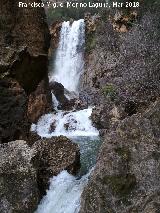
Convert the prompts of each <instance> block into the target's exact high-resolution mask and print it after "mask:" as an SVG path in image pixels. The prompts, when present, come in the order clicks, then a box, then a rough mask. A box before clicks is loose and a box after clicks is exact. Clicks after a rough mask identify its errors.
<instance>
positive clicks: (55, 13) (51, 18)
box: [47, 0, 105, 24]
mask: <svg viewBox="0 0 160 213" xmlns="http://www.w3.org/2000/svg"><path fill="white" fill-rule="evenodd" d="M73 2H74V1H73ZM75 2H77V1H75ZM83 2H84V3H87V4H88V3H89V2H91V3H92V2H97V0H82V1H81V3H83ZM101 2H105V0H102V1H101ZM100 10H101V8H99V9H98V8H94V7H78V8H76V7H66V5H65V3H64V7H58V8H55V9H54V8H52V7H50V8H49V9H48V11H47V19H48V23H49V24H51V23H52V22H55V21H59V20H64V21H66V20H69V19H70V18H72V19H75V20H78V19H81V18H84V14H85V13H86V12H89V13H91V14H95V13H98V12H99V11H100Z"/></svg>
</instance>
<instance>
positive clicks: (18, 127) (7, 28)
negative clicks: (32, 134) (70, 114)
mask: <svg viewBox="0 0 160 213" xmlns="http://www.w3.org/2000/svg"><path fill="white" fill-rule="evenodd" d="M32 2H37V3H40V2H41V0H36V1H32V0H25V1H23V3H32ZM18 3H19V1H18V0H16V1H14V2H12V1H5V0H2V1H1V6H0V14H1V20H0V49H1V51H0V87H1V92H0V108H1V110H0V143H6V142H9V141H12V140H17V139H24V140H26V138H27V137H28V134H29V129H30V122H36V120H37V119H38V118H39V117H40V116H41V115H42V114H43V113H46V112H48V111H50V110H51V108H52V103H51V102H52V101H51V92H50V90H49V89H47V87H48V86H47V85H48V77H46V76H47V75H48V48H49V44H50V35H49V30H48V26H47V23H46V20H45V13H44V10H43V8H31V7H27V8H25V7H23V8H19V7H18ZM42 81H43V82H44V83H40V82H42ZM13 82H14V83H13ZM13 84H14V85H13ZM38 85H39V86H38ZM37 86H38V88H37ZM40 88H41V89H40ZM35 90H36V91H35ZM37 90H38V91H37ZM35 94H36V97H35ZM37 102H38V104H39V109H38V110H37ZM35 111H36V115H35V114H34V113H35Z"/></svg>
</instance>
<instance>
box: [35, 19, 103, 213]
mask: <svg viewBox="0 0 160 213" xmlns="http://www.w3.org/2000/svg"><path fill="white" fill-rule="evenodd" d="M84 38H85V26H84V20H83V19H81V20H78V21H74V22H73V23H72V25H70V23H69V22H63V24H62V29H61V33H60V42H59V46H58V49H57V52H56V58H55V66H54V72H53V73H51V76H50V81H57V82H59V83H62V84H63V86H64V87H65V88H66V89H67V90H68V91H69V92H76V94H78V84H79V79H80V75H81V73H82V71H83V64H84V60H83V50H84V48H83V47H84V41H85V39H84ZM52 99H53V103H54V109H55V110H56V112H57V113H56V114H54V113H49V114H46V115H43V116H42V117H41V118H40V119H39V121H38V123H37V124H32V127H31V131H36V132H37V133H38V135H40V136H41V137H47V138H50V137H52V136H59V135H65V136H67V137H69V138H71V139H72V140H73V141H74V142H76V143H78V144H79V146H80V151H81V165H82V166H81V171H80V174H79V175H83V176H82V177H81V178H80V179H79V178H78V179H77V178H76V177H74V176H72V175H70V174H69V173H68V172H67V171H62V172H61V173H60V174H59V175H58V176H56V177H53V178H52V179H51V183H50V188H49V190H48V191H47V195H46V196H45V197H44V198H43V199H42V201H41V203H40V204H39V206H38V209H37V211H36V213H78V212H79V209H80V197H81V193H82V191H83V189H84V187H85V185H86V184H87V181H88V177H89V174H90V172H89V171H90V170H91V168H92V167H93V165H94V163H95V155H96V152H97V149H98V142H99V141H98V139H97V136H98V134H99V133H98V131H97V130H96V129H95V128H94V127H93V126H92V123H91V120H90V116H91V113H92V108H91V107H89V108H88V109H83V110H79V111H70V112H63V111H61V110H58V104H59V103H58V101H57V99H56V97H55V96H54V95H52ZM51 124H54V125H53V126H54V128H53V129H51Z"/></svg>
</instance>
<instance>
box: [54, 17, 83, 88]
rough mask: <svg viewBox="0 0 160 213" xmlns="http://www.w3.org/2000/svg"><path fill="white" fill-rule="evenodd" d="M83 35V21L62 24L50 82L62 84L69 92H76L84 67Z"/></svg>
mask: <svg viewBox="0 0 160 213" xmlns="http://www.w3.org/2000/svg"><path fill="white" fill-rule="evenodd" d="M84 35H85V27H84V20H83V19H80V20H78V21H74V22H73V24H72V25H71V24H70V22H69V21H67V22H63V24H62V28H61V33H60V42H59V45H58V49H57V54H56V59H55V66H54V70H55V72H54V73H53V75H52V76H51V79H50V80H51V81H52V80H53V79H54V80H55V81H57V82H59V83H61V84H63V86H64V87H65V88H66V89H67V90H69V91H74V92H77V90H78V84H79V78H80V75H81V73H82V71H83V65H84V62H83V49H84V48H83V47H84V42H85V39H84V38H85V36H84Z"/></svg>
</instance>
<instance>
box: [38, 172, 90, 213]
mask: <svg viewBox="0 0 160 213" xmlns="http://www.w3.org/2000/svg"><path fill="white" fill-rule="evenodd" d="M88 176H89V173H88V174H87V175H85V176H83V177H82V178H81V179H80V180H77V179H76V177H74V176H72V175H70V174H69V173H68V172H67V171H62V172H61V173H60V174H59V175H58V176H56V177H53V178H52V179H51V183H50V187H49V190H48V191H47V195H46V196H45V197H44V198H43V199H42V201H41V203H40V205H39V206H38V209H37V211H36V213H78V212H79V209H80V197H81V194H82V191H83V188H84V186H85V185H86V184H87V181H88Z"/></svg>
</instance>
